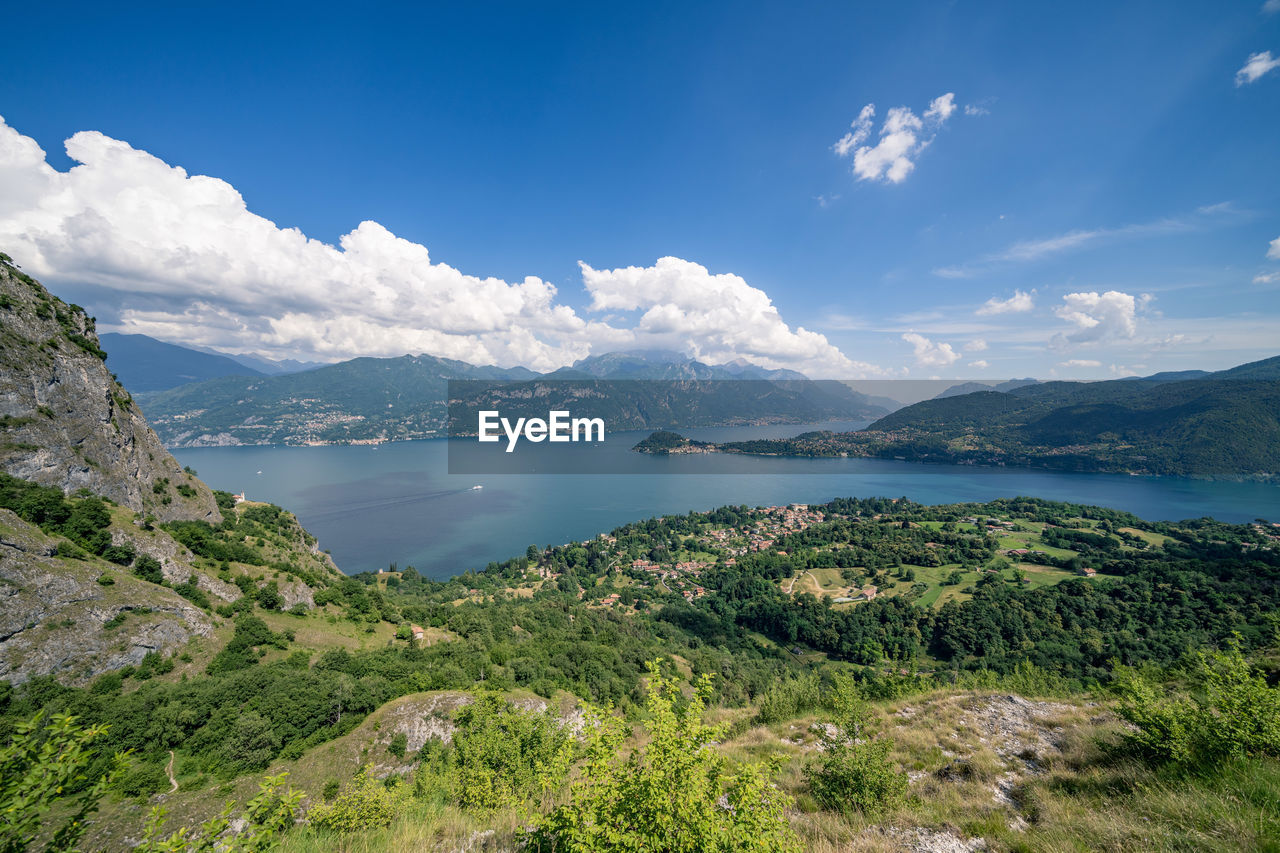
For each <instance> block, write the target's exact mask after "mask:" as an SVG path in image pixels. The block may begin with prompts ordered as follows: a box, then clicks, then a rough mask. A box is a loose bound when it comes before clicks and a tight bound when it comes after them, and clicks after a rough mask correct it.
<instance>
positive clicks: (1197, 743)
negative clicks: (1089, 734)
mask: <svg viewBox="0 0 1280 853" xmlns="http://www.w3.org/2000/svg"><path fill="white" fill-rule="evenodd" d="M1189 675H1190V682H1191V687H1192V689H1191V690H1190V691H1188V692H1175V691H1171V690H1166V689H1165V688H1164V687H1162V686H1160V685H1158V684H1154V683H1152V682H1151V681H1150V680H1149V679H1147V678H1145V677H1143V676H1142V675H1140V674H1139V673H1137V672H1136V671H1134V670H1132V669H1130V668H1128V667H1117V669H1116V690H1117V692H1118V693H1119V694H1120V697H1121V701H1120V706H1119V708H1118V711H1119V714H1120V716H1121V717H1123V718H1124V719H1125V720H1126V721H1128V722H1129V723H1131V724H1132V726H1133V728H1132V729H1130V730H1129V731H1127V732H1126V733H1125V739H1126V741H1128V743H1129V744H1130V745H1131V746H1133V747H1135V748H1136V749H1137V750H1138V751H1139V752H1141V753H1142V754H1144V755H1145V756H1146V757H1148V758H1149V759H1151V760H1152V761H1154V762H1157V763H1165V762H1172V763H1177V764H1210V763H1215V762H1219V761H1222V760H1224V759H1228V758H1240V757H1245V756H1277V755H1280V685H1277V686H1275V687H1269V686H1268V685H1267V682H1266V679H1264V678H1263V677H1262V676H1261V675H1258V674H1256V673H1255V672H1254V671H1253V668H1252V667H1251V666H1250V664H1249V661H1248V660H1247V659H1246V658H1245V656H1244V654H1243V652H1241V650H1240V646H1239V643H1238V642H1233V643H1231V644H1230V645H1229V646H1228V647H1227V649H1226V650H1225V651H1222V652H1211V653H1209V654H1205V653H1204V652H1199V653H1197V655H1196V658H1195V662H1194V664H1193V665H1192V668H1191V672H1190V673H1189Z"/></svg>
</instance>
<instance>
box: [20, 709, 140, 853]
mask: <svg viewBox="0 0 1280 853" xmlns="http://www.w3.org/2000/svg"><path fill="white" fill-rule="evenodd" d="M106 731H107V727H106V726H91V727H89V728H85V727H83V726H81V725H79V724H78V723H77V722H76V718H75V717H72V716H70V715H67V714H55V715H53V717H51V718H50V719H49V721H48V724H47V725H46V723H45V717H44V712H40V713H38V714H36V715H35V716H34V717H32V718H30V719H28V720H25V721H22V722H19V723H18V724H17V725H15V726H14V729H13V736H12V738H11V739H10V740H9V742H8V743H7V744H6V745H4V746H0V850H4V851H23V850H26V849H27V847H28V845H30V844H32V843H33V842H34V841H35V839H36V838H37V837H39V836H41V835H45V836H46V837H47V838H48V844H47V846H46V847H45V849H47V850H72V849H74V848H75V846H76V842H77V841H79V839H80V836H81V835H83V834H84V830H85V818H87V817H88V816H89V815H91V814H93V813H94V812H95V811H96V810H97V808H98V801H99V800H100V799H101V798H102V795H103V792H104V791H105V790H106V787H107V785H109V784H110V783H111V781H112V779H113V777H114V776H115V775H116V774H117V773H118V772H119V771H120V769H121V761H122V759H121V756H119V755H117V756H116V757H115V759H114V760H113V761H112V763H111V766H110V767H109V768H108V770H107V772H106V773H101V772H100V773H99V774H98V775H97V778H96V779H93V780H90V781H88V784H85V781H86V780H85V776H86V773H87V771H88V770H89V768H90V765H91V764H93V763H94V762H95V760H96V759H97V758H98V756H96V755H95V753H94V751H93V749H92V744H93V742H94V741H95V740H97V739H98V738H100V737H102V736H103V735H104V734H105V733H106ZM72 792H74V793H72ZM55 808H56V810H57V814H58V817H59V820H60V821H61V825H60V826H59V827H58V828H57V829H55V830H54V831H53V832H49V829H51V828H52V827H45V826H43V824H44V821H45V818H46V816H47V815H48V813H49V811H50V810H51V809H55Z"/></svg>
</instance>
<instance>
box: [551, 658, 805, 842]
mask: <svg viewBox="0 0 1280 853" xmlns="http://www.w3.org/2000/svg"><path fill="white" fill-rule="evenodd" d="M710 695H711V681H710V678H709V677H706V676H704V677H703V678H702V680H700V681H699V682H698V684H697V685H696V690H695V693H694V696H693V698H692V699H690V700H689V701H688V702H687V703H685V702H683V700H682V697H681V695H680V691H679V687H678V685H677V684H676V683H675V681H674V680H668V679H666V678H663V677H662V676H661V675H660V674H659V672H658V666H657V664H656V663H654V664H651V665H650V667H649V682H648V688H647V698H646V702H645V707H646V710H647V711H648V721H647V723H646V726H645V727H646V729H647V730H648V734H649V740H648V743H647V744H646V745H645V746H644V747H642V748H639V749H636V750H635V751H633V752H632V753H631V754H630V755H629V756H628V757H625V758H624V757H623V755H622V753H621V752H620V749H621V747H622V744H623V743H624V742H625V741H626V739H627V735H628V734H629V727H628V726H627V725H626V723H625V722H624V721H623V720H622V719H621V718H620V717H618V716H616V715H613V714H605V715H603V716H600V715H592V716H593V719H590V720H588V722H587V725H586V726H585V727H584V729H583V731H584V732H585V736H586V739H587V760H586V765H585V766H584V767H583V768H582V773H581V774H580V775H579V778H578V780H577V781H576V782H575V783H574V786H573V788H572V791H571V795H570V799H569V802H567V803H565V804H564V805H562V806H560V807H558V808H557V809H555V810H554V811H552V812H551V813H550V814H548V815H546V816H545V817H542V818H540V819H539V820H538V821H537V823H536V824H535V826H534V828H533V829H532V831H531V832H530V834H529V837H528V841H529V847H528V849H529V850H531V851H537V853H551V851H557V853H614V851H617V852H618V853H621V851H635V850H663V851H689V853H693V851H704V850H707V851H713V850H725V851H727V850H736V851H748V853H751V852H752V851H760V853H764V851H770V853H772V851H796V852H797V853H798V851H799V850H800V843H799V840H798V839H797V838H796V835H795V833H794V831H793V830H792V829H791V826H790V824H789V823H788V821H787V816H786V812H785V809H786V807H787V805H788V804H789V798H788V797H787V796H786V794H784V793H783V792H782V791H780V790H779V789H778V788H777V787H776V786H775V785H773V784H772V783H770V782H769V781H768V778H767V776H766V774H765V771H764V770H763V769H762V768H761V767H759V766H755V765H753V766H747V767H744V768H742V769H741V770H739V771H738V773H736V774H734V775H732V776H728V777H725V776H723V774H722V770H723V759H722V758H721V757H720V756H719V755H718V754H717V753H716V752H715V751H714V750H713V749H712V748H711V745H712V743H713V742H715V741H718V740H720V738H721V737H722V736H723V732H724V728H723V727H722V726H711V725H707V724H706V723H705V722H703V713H704V711H705V708H706V701H707V699H708V697H709V696H710ZM682 705H683V707H680V706H682ZM722 795H723V796H724V797H725V802H726V804H727V805H728V808H722V807H721V806H720V805H719V800H720V798H721V796H722Z"/></svg>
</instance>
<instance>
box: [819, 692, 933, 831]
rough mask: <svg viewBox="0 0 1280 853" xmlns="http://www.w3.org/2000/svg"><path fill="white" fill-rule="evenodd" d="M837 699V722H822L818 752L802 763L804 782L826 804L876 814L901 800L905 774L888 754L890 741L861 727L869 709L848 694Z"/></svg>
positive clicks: (905, 780) (906, 782)
mask: <svg viewBox="0 0 1280 853" xmlns="http://www.w3.org/2000/svg"><path fill="white" fill-rule="evenodd" d="M841 704H842V705H843V707H841V708H839V709H837V713H836V723H835V724H829V725H826V726H824V727H823V730H822V735H821V737H820V741H821V745H820V746H819V749H820V751H821V753H822V754H821V756H820V757H819V758H818V759H817V760H815V761H813V762H810V764H809V765H808V766H806V767H805V770H804V777H805V781H806V782H807V783H808V786H809V791H810V793H811V794H813V798H814V799H815V800H817V801H818V803H819V804H821V805H822V807H823V808H825V809H829V810H831V811H834V812H840V813H844V814H848V813H850V812H852V811H855V810H856V811H861V812H863V813H864V814H866V815H875V814H878V813H879V812H881V811H884V810H885V809H889V808H892V807H894V806H896V805H898V804H899V803H901V802H902V800H903V798H904V797H905V796H906V792H907V785H908V779H907V775H906V774H905V773H903V772H902V771H901V770H899V769H898V768H897V767H896V766H895V765H894V764H893V762H892V761H891V760H890V759H889V751H890V750H891V749H892V748H893V743H892V742H891V741H889V740H888V739H886V738H881V737H871V736H870V734H869V733H868V732H866V731H865V729H866V722H867V717H868V713H867V710H866V707H865V706H864V705H863V704H862V702H861V701H859V700H857V699H854V698H851V697H850V698H846V699H845V700H844V701H843V702H842V703H841Z"/></svg>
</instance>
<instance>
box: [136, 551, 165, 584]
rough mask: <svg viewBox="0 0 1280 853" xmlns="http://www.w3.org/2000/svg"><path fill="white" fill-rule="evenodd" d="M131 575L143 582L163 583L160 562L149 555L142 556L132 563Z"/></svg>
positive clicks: (162, 571)
mask: <svg viewBox="0 0 1280 853" xmlns="http://www.w3.org/2000/svg"><path fill="white" fill-rule="evenodd" d="M133 573H134V574H135V575H137V576H138V577H140V578H142V579H143V580H144V581H150V582H151V583H164V570H163V567H162V566H161V565H160V561H159V560H157V559H156V558H155V557H153V556H151V555H150V554H143V555H141V556H140V557H138V558H137V559H136V560H134V561H133Z"/></svg>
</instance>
